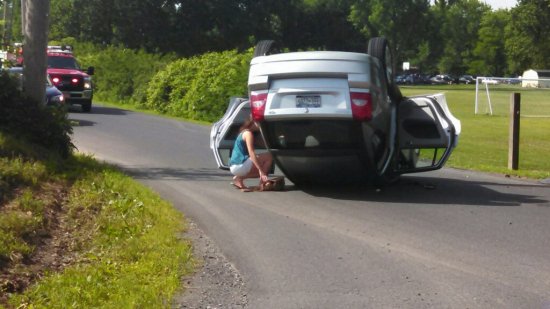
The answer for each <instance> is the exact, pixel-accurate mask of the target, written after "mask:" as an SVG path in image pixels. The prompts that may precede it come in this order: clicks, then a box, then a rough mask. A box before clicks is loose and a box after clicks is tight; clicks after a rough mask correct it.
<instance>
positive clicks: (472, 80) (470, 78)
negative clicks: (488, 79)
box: [458, 75, 476, 84]
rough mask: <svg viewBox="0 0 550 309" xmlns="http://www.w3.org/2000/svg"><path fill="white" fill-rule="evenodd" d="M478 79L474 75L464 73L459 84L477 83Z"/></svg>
mask: <svg viewBox="0 0 550 309" xmlns="http://www.w3.org/2000/svg"><path fill="white" fill-rule="evenodd" d="M475 82H476V79H475V77H473V76H472V75H462V76H460V77H459V78H458V83H459V84H475Z"/></svg>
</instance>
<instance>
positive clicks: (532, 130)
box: [400, 85, 550, 179]
mask: <svg viewBox="0 0 550 309" xmlns="http://www.w3.org/2000/svg"><path fill="white" fill-rule="evenodd" d="M400 88H401V91H402V92H403V94H404V95H407V96H412V95H421V94H433V93H439V92H441V93H444V94H445V95H446V97H447V102H448V104H449V107H450V109H451V111H452V113H453V115H454V116H455V117H457V118H458V119H460V121H461V122H462V133H461V135H460V140H459V144H458V147H457V148H456V149H455V151H454V152H453V154H452V155H451V158H450V159H449V161H448V163H447V166H452V167H456V168H464V169H473V170H479V171H486V172H494V173H501V174H507V175H515V176H522V177H529V178H538V179H544V178H549V177H550V160H548V159H547V156H548V154H549V153H550V89H523V88H521V87H513V86H505V85H491V86H490V88H489V90H490V91H489V93H490V99H491V105H492V107H493V115H488V114H487V113H486V112H487V111H488V101H487V94H486V92H485V88H480V90H481V91H480V93H479V97H478V100H479V101H478V114H477V115H476V114H475V113H474V111H475V85H449V86H401V87H400ZM514 92H518V93H520V94H521V115H522V117H521V121H520V122H521V126H520V154H519V170H517V171H512V170H509V169H508V168H507V167H508V135H509V133H508V130H509V115H508V114H509V110H510V95H511V94H512V93H514Z"/></svg>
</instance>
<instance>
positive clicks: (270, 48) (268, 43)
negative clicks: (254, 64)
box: [254, 40, 278, 57]
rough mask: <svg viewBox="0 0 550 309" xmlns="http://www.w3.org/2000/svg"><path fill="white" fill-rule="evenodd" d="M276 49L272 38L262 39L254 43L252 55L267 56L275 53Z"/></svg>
mask: <svg viewBox="0 0 550 309" xmlns="http://www.w3.org/2000/svg"><path fill="white" fill-rule="evenodd" d="M277 52H278V49H277V47H276V44H275V41H273V40H262V41H259V42H258V43H257V44H256V47H255V48H254V57H259V56H267V55H272V54H276V53H277Z"/></svg>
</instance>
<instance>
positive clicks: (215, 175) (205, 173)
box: [122, 167, 230, 181]
mask: <svg viewBox="0 0 550 309" xmlns="http://www.w3.org/2000/svg"><path fill="white" fill-rule="evenodd" d="M122 170H123V171H124V172H126V173H128V175H130V176H132V177H133V178H135V179H144V180H145V179H147V180H185V181H218V180H221V179H230V178H229V173H228V172H223V171H220V170H216V169H210V168H188V169H186V168H166V167H150V168H143V167H124V168H122Z"/></svg>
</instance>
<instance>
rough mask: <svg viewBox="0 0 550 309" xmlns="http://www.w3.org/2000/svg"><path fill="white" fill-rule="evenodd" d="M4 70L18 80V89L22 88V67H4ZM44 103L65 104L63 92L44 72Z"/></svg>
mask: <svg viewBox="0 0 550 309" xmlns="http://www.w3.org/2000/svg"><path fill="white" fill-rule="evenodd" d="M6 72H8V74H10V75H11V76H13V77H15V78H16V79H17V81H18V85H19V89H22V88H23V68H22V67H12V68H8V69H6ZM44 104H45V105H47V106H63V105H65V97H64V96H63V93H62V92H61V91H59V89H57V88H56V87H55V86H54V85H53V83H52V81H51V79H50V77H49V76H48V75H47V74H46V98H45V100H44Z"/></svg>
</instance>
